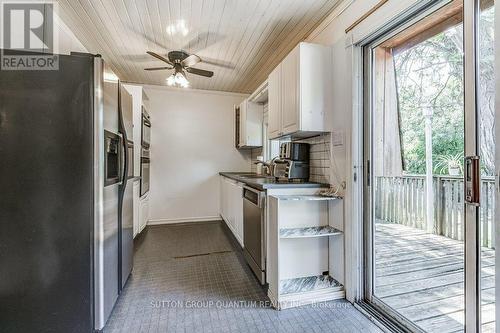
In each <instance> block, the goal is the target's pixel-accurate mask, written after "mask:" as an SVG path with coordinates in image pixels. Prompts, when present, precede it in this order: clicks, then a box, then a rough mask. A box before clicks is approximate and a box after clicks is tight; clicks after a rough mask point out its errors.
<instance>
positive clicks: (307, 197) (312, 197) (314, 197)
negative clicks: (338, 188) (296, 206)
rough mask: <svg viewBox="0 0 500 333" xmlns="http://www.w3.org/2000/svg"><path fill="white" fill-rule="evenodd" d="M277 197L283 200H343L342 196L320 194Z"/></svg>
mask: <svg viewBox="0 0 500 333" xmlns="http://www.w3.org/2000/svg"><path fill="white" fill-rule="evenodd" d="M275 197H276V198H278V199H279V200H283V201H307V200H309V201H330V200H342V197H329V196H324V195H319V194H313V195H275Z"/></svg>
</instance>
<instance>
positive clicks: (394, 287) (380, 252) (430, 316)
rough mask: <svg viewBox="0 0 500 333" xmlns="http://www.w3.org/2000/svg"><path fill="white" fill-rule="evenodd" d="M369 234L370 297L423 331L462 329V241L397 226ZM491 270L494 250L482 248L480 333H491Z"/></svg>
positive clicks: (378, 228)
mask: <svg viewBox="0 0 500 333" xmlns="http://www.w3.org/2000/svg"><path fill="white" fill-rule="evenodd" d="M375 229H376V234H375V256H376V265H375V295H376V296H377V297H378V298H379V299H380V300H381V301H383V302H384V303H386V304H387V305H389V306H390V307H392V308H393V309H395V310H396V311H397V312H399V313H400V314H402V315H403V316H405V317H407V318H408V319H410V320H411V321H413V322H414V323H415V324H417V325H418V326H420V327H421V328H423V329H424V330H426V331H429V332H439V333H445V332H456V331H460V330H462V329H463V323H464V248H463V242H462V241H457V240H453V239H450V238H447V237H443V236H438V235H430V234H426V233H425V232H424V231H422V230H419V229H415V228H411V227H407V226H402V225H399V224H386V223H376V226H375ZM494 265H495V252H494V250H492V249H487V248H483V252H482V258H481V271H482V274H481V289H482V299H481V301H482V304H483V312H482V317H483V318H482V322H483V332H493V331H494V307H495V303H494V301H495V297H494V296H495V266H494Z"/></svg>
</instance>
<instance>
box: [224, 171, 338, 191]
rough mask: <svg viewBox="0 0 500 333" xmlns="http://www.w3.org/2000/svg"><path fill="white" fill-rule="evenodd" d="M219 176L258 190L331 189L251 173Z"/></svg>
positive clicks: (232, 173) (312, 183)
mask: <svg viewBox="0 0 500 333" xmlns="http://www.w3.org/2000/svg"><path fill="white" fill-rule="evenodd" d="M219 175H221V176H224V177H227V178H230V179H233V180H236V181H238V182H240V183H244V184H245V185H248V186H250V187H252V188H255V189H257V190H261V191H264V190H267V189H279V188H322V187H329V186H330V185H328V184H322V183H315V182H283V181H277V180H276V179H275V178H274V177H270V176H257V175H256V174H255V173H250V172H219Z"/></svg>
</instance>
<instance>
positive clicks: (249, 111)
mask: <svg viewBox="0 0 500 333" xmlns="http://www.w3.org/2000/svg"><path fill="white" fill-rule="evenodd" d="M237 109H239V117H238V116H237V118H236V119H237V120H238V118H239V121H237V123H236V126H238V127H239V132H238V142H237V147H238V148H251V147H262V119H263V116H264V108H263V106H262V104H257V103H253V102H250V101H249V100H248V99H245V100H244V101H243V102H242V103H241V104H240V105H239V107H238V108H237ZM236 112H238V110H237V111H236Z"/></svg>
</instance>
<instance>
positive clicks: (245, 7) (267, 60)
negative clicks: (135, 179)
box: [59, 0, 339, 93]
mask: <svg viewBox="0 0 500 333" xmlns="http://www.w3.org/2000/svg"><path fill="white" fill-rule="evenodd" d="M338 2H339V0H59V4H60V6H59V11H60V16H61V17H62V19H63V20H64V21H65V23H66V24H67V25H68V26H69V27H70V28H71V29H72V30H73V32H74V33H75V35H76V36H77V37H78V39H80V41H81V42H82V44H83V45H84V46H85V47H86V48H87V49H88V50H89V52H92V53H100V54H102V55H103V57H104V58H105V59H106V60H107V61H108V63H110V65H111V67H112V68H113V70H114V71H115V72H116V74H117V75H118V76H119V77H120V78H121V79H122V80H124V81H128V82H136V83H145V84H160V85H164V84H165V79H166V77H167V76H169V75H170V74H171V71H167V70H165V71H155V72H149V71H144V68H146V67H157V66H164V63H162V62H161V61H159V60H157V59H155V58H153V57H151V56H149V55H147V54H146V50H150V51H153V52H157V53H159V54H162V55H165V54H166V53H168V51H171V50H179V49H183V50H185V51H187V52H188V53H195V54H197V55H198V56H200V57H201V58H202V59H203V60H205V61H206V62H202V63H200V64H198V65H196V66H194V67H197V68H201V69H207V70H211V71H214V73H215V74H214V76H213V77H212V78H205V77H200V76H196V75H192V74H188V79H189V81H190V84H191V86H192V87H193V88H197V89H208V90H220V91H231V92H244V93H250V92H252V91H253V90H254V89H255V88H256V87H257V86H259V84H261V83H262V82H263V81H265V80H266V78H267V76H268V74H269V73H270V72H271V71H272V69H273V68H274V67H275V66H276V65H277V64H278V63H279V62H280V61H281V60H282V59H283V58H284V57H285V55H286V54H287V53H288V52H289V51H290V50H291V49H292V48H293V47H294V46H295V45H296V44H297V43H298V42H299V41H301V40H303V39H304V38H305V37H306V36H307V35H308V34H309V33H310V32H311V31H312V30H314V28H315V27H316V26H317V25H318V24H319V23H320V22H321V21H322V20H323V19H324V18H325V17H326V16H327V15H328V14H329V13H330V12H331V11H332V10H333V8H334V7H335V6H336V5H337V3H338ZM214 62H216V63H218V65H215V64H213V63H214Z"/></svg>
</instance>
